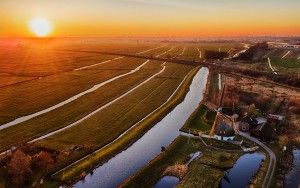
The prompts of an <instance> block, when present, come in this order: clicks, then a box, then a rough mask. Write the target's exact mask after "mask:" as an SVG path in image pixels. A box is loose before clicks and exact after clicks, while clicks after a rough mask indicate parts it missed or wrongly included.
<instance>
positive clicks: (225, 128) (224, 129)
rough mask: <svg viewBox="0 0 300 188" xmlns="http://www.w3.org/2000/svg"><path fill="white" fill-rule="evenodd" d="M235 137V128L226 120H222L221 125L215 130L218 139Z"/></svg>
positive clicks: (226, 139)
mask: <svg viewBox="0 0 300 188" xmlns="http://www.w3.org/2000/svg"><path fill="white" fill-rule="evenodd" d="M234 137H235V131H234V129H233V128H232V127H231V126H230V125H228V124H226V123H225V122H224V121H221V123H220V124H219V126H218V127H217V129H216V131H215V138H216V139H218V140H225V141H228V140H233V139H234Z"/></svg>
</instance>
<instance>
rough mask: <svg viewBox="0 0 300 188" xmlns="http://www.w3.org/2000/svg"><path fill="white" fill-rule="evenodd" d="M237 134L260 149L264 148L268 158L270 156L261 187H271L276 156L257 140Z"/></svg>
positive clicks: (243, 134)
mask: <svg viewBox="0 0 300 188" xmlns="http://www.w3.org/2000/svg"><path fill="white" fill-rule="evenodd" d="M239 134H240V135H241V136H243V137H245V138H247V139H249V140H251V141H253V142H255V143H256V144H258V145H259V146H261V147H262V148H264V149H265V150H266V151H267V152H268V154H269V156H270V162H269V167H268V171H267V173H266V175H265V178H264V181H263V184H262V187H263V188H269V187H270V185H271V181H272V177H273V176H274V172H275V168H276V156H275V154H274V153H273V151H272V150H271V149H270V148H268V147H267V146H266V145H265V144H263V143H262V142H260V141H259V140H258V139H256V138H254V137H252V136H250V135H249V134H246V133H243V132H239Z"/></svg>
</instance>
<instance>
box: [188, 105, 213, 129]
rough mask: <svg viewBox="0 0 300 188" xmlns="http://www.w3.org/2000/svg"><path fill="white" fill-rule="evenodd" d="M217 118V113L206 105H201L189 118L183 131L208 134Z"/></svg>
mask: <svg viewBox="0 0 300 188" xmlns="http://www.w3.org/2000/svg"><path fill="white" fill-rule="evenodd" d="M215 117H216V112H214V111H211V110H209V109H208V108H207V107H206V106H205V105H203V104H201V105H200V106H199V107H198V108H197V109H196V110H195V111H194V112H193V114H192V115H191V116H190V117H189V119H188V120H187V122H186V123H185V124H184V126H183V129H185V130H190V129H191V130H193V131H197V132H198V131H201V132H208V131H210V129H211V127H212V125H213V122H214V119H215Z"/></svg>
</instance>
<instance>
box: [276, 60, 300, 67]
mask: <svg viewBox="0 0 300 188" xmlns="http://www.w3.org/2000/svg"><path fill="white" fill-rule="evenodd" d="M271 63H272V66H274V67H280V68H287V69H299V68H300V60H299V59H294V58H284V59H281V58H271Z"/></svg>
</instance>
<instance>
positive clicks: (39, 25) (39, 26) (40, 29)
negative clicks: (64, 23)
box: [29, 18, 52, 37]
mask: <svg viewBox="0 0 300 188" xmlns="http://www.w3.org/2000/svg"><path fill="white" fill-rule="evenodd" d="M29 29H30V31H31V32H33V33H34V34H35V35H36V36H37V37H46V36H47V35H48V34H49V33H50V32H51V31H52V26H51V24H50V23H49V21H48V20H46V19H44V18H35V19H32V20H30V22H29Z"/></svg>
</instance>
